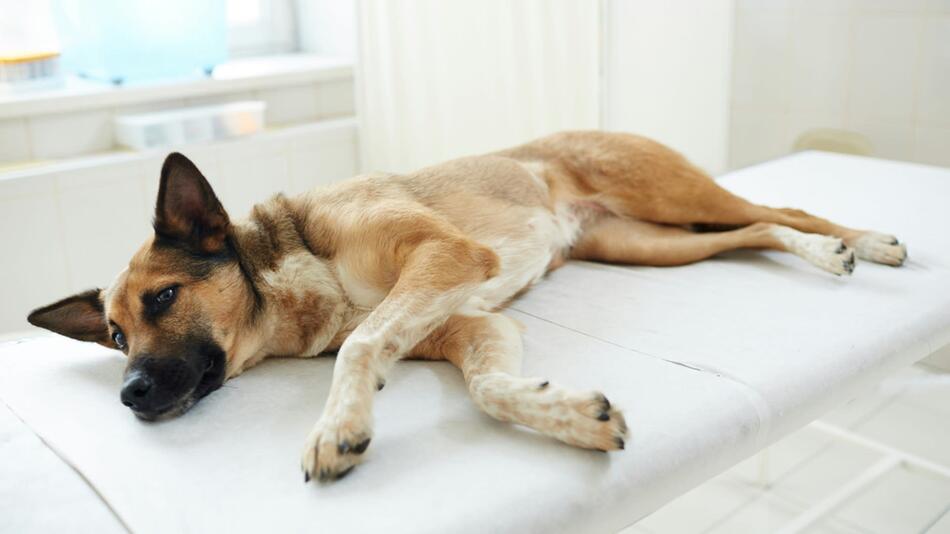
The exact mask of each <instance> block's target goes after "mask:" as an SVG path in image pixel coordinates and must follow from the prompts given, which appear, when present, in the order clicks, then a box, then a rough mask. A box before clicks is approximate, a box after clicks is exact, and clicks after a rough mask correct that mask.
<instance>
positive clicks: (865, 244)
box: [850, 232, 907, 267]
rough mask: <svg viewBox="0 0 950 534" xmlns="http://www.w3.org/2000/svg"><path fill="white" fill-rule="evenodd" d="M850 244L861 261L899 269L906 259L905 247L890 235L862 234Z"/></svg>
mask: <svg viewBox="0 0 950 534" xmlns="http://www.w3.org/2000/svg"><path fill="white" fill-rule="evenodd" d="M850 244H851V246H853V247H854V251H855V252H856V253H857V255H858V257H859V258H861V259H862V260H868V261H873V262H875V263H883V264H885V265H892V266H894V267H899V266H901V265H903V264H904V260H906V259H907V247H906V246H905V245H904V244H903V243H901V242H899V241H898V240H897V238H896V237H894V236H892V235H888V234H880V233H878V232H864V233H863V234H861V236H860V237H858V238H857V239H854V240H853V241H851V243H850Z"/></svg>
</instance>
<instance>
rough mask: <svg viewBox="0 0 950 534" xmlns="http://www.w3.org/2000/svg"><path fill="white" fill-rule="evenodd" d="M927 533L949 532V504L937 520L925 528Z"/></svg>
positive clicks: (947, 533)
mask: <svg viewBox="0 0 950 534" xmlns="http://www.w3.org/2000/svg"><path fill="white" fill-rule="evenodd" d="M927 534H950V505H948V506H947V508H946V509H945V510H944V512H943V514H942V515H941V516H940V517H939V518H937V521H936V522H934V524H933V525H931V526H930V528H929V529H927Z"/></svg>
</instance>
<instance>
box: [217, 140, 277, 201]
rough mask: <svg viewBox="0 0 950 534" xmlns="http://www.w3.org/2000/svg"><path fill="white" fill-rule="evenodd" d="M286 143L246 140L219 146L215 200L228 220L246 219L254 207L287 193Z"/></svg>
mask: <svg viewBox="0 0 950 534" xmlns="http://www.w3.org/2000/svg"><path fill="white" fill-rule="evenodd" d="M287 144H288V143H287V140H286V139H283V138H277V139H267V140H262V139H248V140H242V141H235V142H231V143H226V144H223V145H221V147H220V152H219V161H220V168H221V180H222V181H223V182H225V184H226V185H225V187H224V188H223V191H221V192H219V195H218V196H219V198H220V199H221V201H222V202H223V203H224V206H225V209H227V211H228V213H229V214H230V215H231V218H233V219H238V218H243V217H244V216H245V215H247V214H248V213H249V212H250V210H251V207H252V206H254V204H257V203H260V202H263V201H264V200H267V199H268V198H270V197H271V196H272V195H274V194H275V193H279V192H282V191H288V190H289V189H290V175H289V172H288V156H287V153H288V147H287Z"/></svg>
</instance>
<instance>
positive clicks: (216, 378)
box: [29, 132, 906, 480]
mask: <svg viewBox="0 0 950 534" xmlns="http://www.w3.org/2000/svg"><path fill="white" fill-rule="evenodd" d="M700 225H701V226H702V227H703V229H704V230H706V231H703V232H694V231H693V230H696V229H697V228H698V227H699V226H700ZM154 227H155V235H154V237H153V238H151V239H149V240H148V241H147V242H146V243H145V244H144V245H143V246H142V248H141V249H139V251H138V252H137V253H136V254H135V255H134V256H133V257H132V260H131V261H130V262H129V265H128V268H126V269H125V270H124V271H122V272H121V273H120V274H119V276H118V277H117V278H116V279H115V281H114V282H113V283H112V284H111V285H110V286H109V287H108V288H107V289H105V290H93V291H88V292H85V293H81V294H79V295H75V296H73V297H69V298H67V299H65V300H62V301H60V302H57V303H55V304H52V305H49V306H46V307H44V308H40V309H38V310H36V311H34V312H33V313H31V314H30V316H29V320H30V322H31V323H32V324H34V325H37V326H40V327H43V328H47V329H49V330H52V331H54V332H58V333H60V334H63V335H66V336H69V337H72V338H75V339H80V340H83V341H93V342H96V343H100V344H103V345H106V346H108V347H113V348H116V349H118V350H121V351H123V352H124V353H125V354H126V355H128V360H129V361H128V367H127V369H126V373H125V381H124V385H123V388H122V393H121V398H122V402H123V403H124V404H125V405H126V406H128V407H130V408H131V409H132V411H133V412H134V413H135V414H136V415H138V416H139V417H141V418H144V419H158V418H162V417H169V416H173V415H177V414H180V413H182V412H184V411H185V410H187V409H188V408H189V407H190V406H191V405H192V404H194V403H195V402H196V401H198V400H199V399H200V398H202V397H203V396H205V395H207V394H208V393H210V392H211V391H213V390H214V389H216V388H218V387H219V386H221V384H222V383H223V382H224V381H225V380H227V379H228V378H231V377H233V376H236V375H238V374H239V373H241V372H242V371H244V370H245V369H247V368H249V367H251V366H253V365H254V364H256V363H257V362H259V361H260V360H261V359H263V358H265V357H268V356H300V357H309V356H314V355H317V354H320V353H323V352H327V351H338V356H337V362H336V366H335V368H334V372H333V383H332V386H331V389H330V393H329V398H328V399H327V402H326V406H325V408H324V411H323V415H322V416H321V417H320V419H319V420H318V421H317V423H316V425H315V426H314V428H313V430H312V432H311V433H310V436H309V437H308V438H307V441H306V445H305V447H304V453H303V459H302V467H303V470H304V473H305V478H306V479H307V480H309V478H310V477H311V476H317V477H319V478H320V479H321V480H331V479H334V478H337V477H339V476H341V475H343V474H345V473H346V472H348V471H349V470H350V469H351V468H352V467H353V466H354V465H355V464H356V463H358V462H359V460H360V458H361V454H362V453H363V451H364V450H365V449H366V447H367V446H368V444H369V441H370V437H371V435H372V402H373V395H374V393H375V392H376V391H377V390H378V389H380V388H382V386H383V384H384V383H385V377H386V373H387V371H388V369H389V368H390V366H391V365H392V364H393V363H395V362H396V361H397V360H399V359H400V358H404V357H416V358H426V359H445V360H449V361H450V362H452V363H453V364H455V365H456V366H458V367H459V369H461V370H462V373H463V374H464V376H465V381H466V383H467V384H468V387H469V390H470V392H471V395H472V398H473V400H474V401H475V403H476V404H478V406H480V407H481V408H482V409H483V410H484V411H486V412H487V413H488V414H490V415H492V416H493V417H496V418H498V419H501V420H503V421H510V422H513V423H518V424H522V425H525V426H528V427H531V428H533V429H535V430H537V431H538V432H541V433H544V434H547V435H550V436H553V437H555V438H557V439H559V440H561V441H564V442H566V443H569V444H571V445H575V446H578V447H585V448H590V449H600V450H605V451H607V450H615V449H622V448H623V447H624V437H625V435H626V432H627V427H626V424H625V423H624V419H623V416H622V415H621V413H620V412H619V411H618V410H617V409H616V407H612V406H611V405H610V403H609V402H608V401H607V399H606V397H604V396H603V395H602V394H600V393H596V392H578V391H573V390H570V389H567V388H564V387H561V386H559V385H557V384H554V383H551V382H548V381H547V380H543V379H541V378H522V377H520V376H519V370H520V367H521V350H522V349H521V339H520V332H519V328H518V326H516V325H515V323H514V322H513V321H512V320H510V319H508V318H507V317H505V316H504V315H502V314H500V313H498V310H499V309H501V308H503V307H504V306H505V304H506V303H507V302H508V301H509V300H510V299H512V298H513V297H514V296H515V295H517V294H518V293H519V292H521V291H523V290H524V289H526V288H527V287H529V286H530V285H531V284H532V283H534V282H535V281H536V280H538V279H539V278H541V277H542V276H543V275H544V274H545V273H546V272H547V271H549V270H551V269H553V268H555V267H557V266H558V265H560V264H561V263H563V262H564V261H565V260H566V259H568V258H580V259H585V260H595V261H607V262H617V263H626V264H637V265H682V264H686V263H690V262H696V261H699V260H702V259H704V258H708V257H710V256H713V255H715V254H717V253H719V252H723V251H726V250H731V249H737V248H764V249H774V250H784V251H788V252H792V253H794V254H797V255H798V256H800V257H802V258H804V259H805V260H807V261H809V262H811V263H813V264H814V265H816V266H818V267H820V268H822V269H824V270H826V271H829V272H831V273H834V274H837V275H840V274H850V273H851V271H852V270H853V268H854V262H855V256H857V257H858V258H862V259H868V260H871V261H875V262H879V263H886V264H889V265H900V264H901V263H902V262H903V261H904V258H905V256H906V252H905V249H904V246H903V245H901V244H899V243H898V241H897V240H896V239H895V238H894V237H892V236H889V235H884V234H879V233H875V232H868V231H860V230H852V229H849V228H845V227H842V226H838V225H836V224H833V223H831V222H829V221H826V220H824V219H820V218H817V217H814V216H812V215H809V214H807V213H804V212H802V211H799V210H793V209H775V208H768V207H764V206H758V205H755V204H751V203H749V202H747V201H745V200H743V199H741V198H738V197H736V196H734V195H732V194H731V193H729V192H728V191H726V190H724V189H722V188H720V187H719V186H718V185H716V183H715V182H714V181H713V180H711V179H710V178H709V177H708V176H707V175H706V174H704V173H703V172H702V171H700V170H699V169H697V168H696V167H694V166H693V165H691V164H690V163H689V162H687V161H686V160H685V159H684V158H683V157H682V156H680V155H679V154H677V153H676V152H674V151H672V150H670V149H668V148H666V147H664V146H662V145H660V144H658V143H656V142H653V141H650V140H648V139H645V138H642V137H636V136H633V135H626V134H614V133H602V132H570V133H561V134H557V135H552V136H550V137H546V138H544V139H540V140H537V141H534V142H532V143H528V144H526V145H522V146H519V147H516V148H513V149H510V150H505V151H501V152H497V153H494V154H488V155H483V156H475V157H469V158H462V159H458V160H454V161H450V162H448V163H444V164H442V165H437V166H434V167H429V168H426V169H422V170H420V171H418V172H415V173H412V174H408V175H382V174H377V175H366V176H361V177H357V178H354V179H351V180H349V181H346V182H343V183H340V184H337V185H335V186H332V187H328V188H321V189H316V190H313V191H311V192H309V193H306V194H304V195H301V196H299V197H295V198H287V197H284V196H282V195H277V196H275V197H274V198H272V199H270V200H269V201H267V202H265V203H263V204H259V205H257V206H255V207H254V209H253V211H252V212H251V214H250V216H249V217H248V218H247V219H246V220H243V221H240V222H237V221H231V219H230V218H229V216H228V215H227V213H226V212H225V211H224V208H223V207H222V206H221V204H220V203H219V202H218V199H217V197H216V196H215V194H214V192H213V191H212V189H211V186H210V185H209V184H208V182H207V181H206V180H205V178H204V177H203V176H202V175H201V173H200V172H199V171H198V169H197V168H196V167H195V166H194V165H193V164H192V163H191V162H190V161H189V160H188V159H187V158H185V157H184V156H182V155H180V154H171V155H170V156H168V158H167V159H166V160H165V164H164V166H163V167H162V172H161V185H160V188H159V193H158V202H157V206H156V211H155V221H154ZM709 229H717V230H720V231H717V232H709V231H708V230H709Z"/></svg>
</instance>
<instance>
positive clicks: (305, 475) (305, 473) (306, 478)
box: [303, 471, 310, 484]
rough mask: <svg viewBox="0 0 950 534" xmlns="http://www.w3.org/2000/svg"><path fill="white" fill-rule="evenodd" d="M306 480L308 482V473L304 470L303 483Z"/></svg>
mask: <svg viewBox="0 0 950 534" xmlns="http://www.w3.org/2000/svg"><path fill="white" fill-rule="evenodd" d="M307 482H310V473H308V472H306V471H304V472H303V483H304V484H306V483H307Z"/></svg>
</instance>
